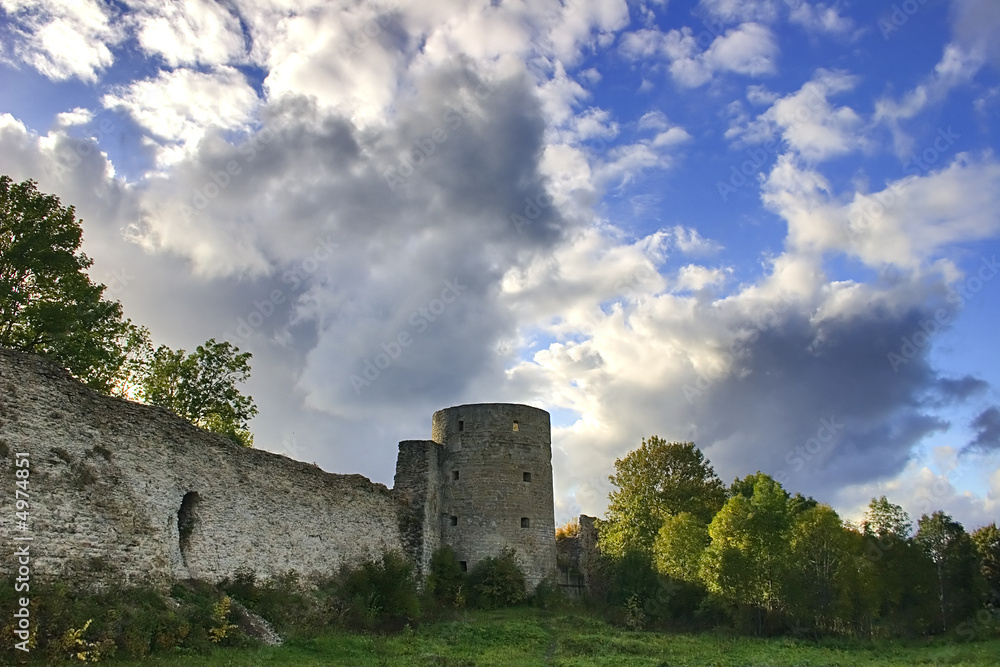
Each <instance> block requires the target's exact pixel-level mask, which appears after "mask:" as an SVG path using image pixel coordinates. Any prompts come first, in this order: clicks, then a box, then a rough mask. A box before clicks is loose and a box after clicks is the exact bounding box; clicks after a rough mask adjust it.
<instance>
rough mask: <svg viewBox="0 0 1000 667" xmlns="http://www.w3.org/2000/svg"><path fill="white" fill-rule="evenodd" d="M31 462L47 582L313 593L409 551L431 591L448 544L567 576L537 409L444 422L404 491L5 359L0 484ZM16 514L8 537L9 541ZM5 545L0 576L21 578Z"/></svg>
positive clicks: (476, 557)
mask: <svg viewBox="0 0 1000 667" xmlns="http://www.w3.org/2000/svg"><path fill="white" fill-rule="evenodd" d="M24 453H26V454H27V458H28V459H29V460H30V468H29V469H30V521H29V526H28V530H27V531H22V530H18V532H17V534H18V535H20V536H30V537H32V538H33V539H32V542H31V552H32V558H33V560H32V564H33V572H34V574H35V575H36V576H40V577H46V578H50V579H60V580H64V581H67V582H69V583H75V584H81V585H87V586H96V587H100V586H103V585H108V584H129V585H135V584H140V583H143V584H153V585H159V586H163V585H167V584H169V583H170V582H172V581H175V580H178V579H186V578H198V579H205V580H210V581H217V580H219V579H222V578H224V577H231V576H232V575H233V574H235V572H236V571H237V570H238V569H240V568H249V569H251V570H253V571H254V572H255V573H256V574H257V575H258V576H259V577H261V578H266V577H272V576H276V575H279V574H283V573H285V572H287V571H289V570H294V571H296V572H298V573H299V574H301V575H303V576H304V577H309V576H313V575H315V576H324V575H329V574H332V573H333V572H334V571H336V570H337V569H338V568H339V567H340V566H342V565H345V564H355V563H359V562H362V561H365V560H372V559H375V558H378V557H379V556H380V555H381V554H382V553H384V552H385V551H387V550H398V551H401V552H403V553H405V554H407V555H408V556H409V557H411V558H412V559H413V562H414V564H415V566H416V568H417V571H418V572H419V573H420V574H421V575H424V574H426V572H427V569H428V566H429V564H430V558H431V554H432V553H433V552H434V550H435V549H437V548H438V547H439V546H441V545H449V546H451V547H452V548H453V549H454V551H455V553H456V555H457V557H458V559H459V560H460V561H461V562H462V563H464V565H465V566H466V567H467V568H469V569H471V568H473V567H474V566H475V565H476V563H478V562H479V561H481V560H482V559H484V558H487V557H490V556H497V555H499V554H500V553H501V551H502V550H503V549H505V548H512V549H513V550H514V551H515V553H516V557H517V560H518V562H519V564H520V566H521V568H522V569H523V571H524V573H525V578H526V581H527V584H528V587H529V589H530V588H534V587H535V586H536V585H537V584H538V583H539V582H541V581H542V580H543V579H545V578H546V577H551V576H554V575H555V573H556V546H555V536H554V511H553V496H552V463H551V440H550V424H549V415H548V413H547V412H545V411H544V410H540V409H538V408H533V407H530V406H526V405H512V404H502V403H493V404H479V405H461V406H457V407H453V408H447V409H445V410H440V411H438V412H436V413H435V414H434V416H433V421H432V432H431V439H430V440H407V441H403V442H401V443H399V455H398V459H397V465H396V476H395V482H394V488H393V489H388V488H386V487H385V486H384V485H382V484H377V483H373V482H371V481H370V480H368V479H367V478H365V477H363V476H361V475H339V474H332V473H327V472H324V471H322V470H320V469H319V468H318V467H316V466H315V465H310V464H307V463H303V462H300V461H295V460H292V459H290V458H288V457H286V456H282V455H279V454H273V453H270V452H266V451H263V450H256V449H248V448H245V447H241V446H239V445H237V444H235V443H233V442H231V441H230V440H228V439H227V438H225V437H223V436H220V435H217V434H214V433H210V432H207V431H204V430H202V429H199V428H196V427H195V426H193V425H191V424H190V423H188V422H186V421H184V420H183V419H181V418H179V417H177V416H176V415H174V414H172V413H171V412H169V411H167V410H164V409H161V408H156V407H153V406H148V405H142V404H139V403H133V402H130V401H126V400H122V399H118V398H113V397H109V396H105V395H103V394H99V393H97V392H94V391H92V390H90V389H88V388H87V387H85V386H84V385H83V384H81V383H80V382H78V381H77V380H75V379H74V378H72V377H71V376H70V375H69V373H68V372H67V371H66V370H64V369H62V368H59V367H58V366H57V365H55V364H53V363H51V362H49V361H46V360H44V359H41V358H39V357H36V356H33V355H27V354H21V353H18V352H13V351H10V350H0V478H2V479H7V480H9V481H10V482H11V484H13V480H14V460H15V454H24ZM14 523H15V519H14V512H13V511H12V510H11V511H5V512H2V513H0V533H2V534H4V535H11V536H12V535H14V534H15V525H14ZM12 549H13V547H12V546H11V544H10V541H9V540H5V544H2V545H0V561H2V562H4V563H11V562H13V560H12V558H13V557H12V554H11V553H3V552H11V550H12Z"/></svg>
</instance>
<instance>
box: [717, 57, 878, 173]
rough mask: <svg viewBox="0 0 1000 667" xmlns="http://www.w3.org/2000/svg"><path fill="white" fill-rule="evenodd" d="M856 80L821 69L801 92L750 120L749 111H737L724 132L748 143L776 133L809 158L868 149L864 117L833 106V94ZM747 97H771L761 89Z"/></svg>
mask: <svg viewBox="0 0 1000 667" xmlns="http://www.w3.org/2000/svg"><path fill="white" fill-rule="evenodd" d="M857 81H858V79H857V77H854V76H851V75H848V74H845V73H843V72H834V71H829V70H823V69H820V70H818V71H817V72H816V74H815V76H814V77H813V79H812V80H811V81H809V82H807V83H806V84H804V85H803V86H802V88H800V89H799V90H798V91H797V92H795V93H792V94H790V95H787V96H785V97H783V98H780V99H777V100H776V101H775V102H774V103H773V104H772V105H771V107H770V108H768V109H767V110H766V111H765V112H764V113H762V114H760V115H759V116H758V117H757V118H756V119H754V120H753V121H749V122H746V116H745V114H742V113H738V114H737V116H736V118H735V119H734V121H735V124H734V125H733V126H731V127H730V129H729V131H728V132H727V133H726V136H727V137H729V138H734V137H738V138H740V139H741V140H742V142H744V143H749V144H754V143H763V142H766V141H770V140H772V139H774V138H775V137H776V136H778V137H780V138H781V139H783V140H784V141H785V143H786V144H787V145H788V146H789V148H791V149H792V150H794V151H795V152H797V153H798V154H799V155H801V156H802V157H804V158H805V159H806V160H808V161H821V160H827V159H829V158H831V157H837V156H840V155H844V154H846V153H851V152H854V151H857V150H863V149H866V148H867V147H868V146H869V141H868V139H867V138H866V137H865V134H864V131H863V130H864V122H863V121H862V119H861V117H860V116H858V114H857V113H856V112H855V111H854V110H853V109H851V108H850V107H847V106H841V107H833V106H832V105H831V104H830V102H829V98H830V97H832V96H833V95H836V94H838V93H842V92H846V91H850V90H852V89H854V87H855V86H856V85H857ZM749 96H750V97H752V98H753V100H752V101H754V100H756V101H761V100H766V99H768V96H766V95H762V94H760V92H759V91H757V90H754V91H749ZM741 122H744V123H746V124H745V125H742V126H741V125H740V123H741Z"/></svg>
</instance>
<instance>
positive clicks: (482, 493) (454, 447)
mask: <svg viewBox="0 0 1000 667" xmlns="http://www.w3.org/2000/svg"><path fill="white" fill-rule="evenodd" d="M515 428H516V430H515ZM431 437H432V439H433V440H434V441H435V442H439V443H441V444H442V445H443V448H442V450H441V458H440V463H439V467H440V479H441V480H442V481H441V485H440V489H441V500H440V513H439V520H438V526H439V528H438V529H439V530H440V531H441V542H443V543H445V544H448V545H451V547H452V548H453V549H454V550H455V554H456V555H457V556H458V559H459V560H460V561H465V562H466V563H467V566H468V568H469V569H472V568H473V567H475V565H476V563H478V562H479V561H480V560H482V559H483V558H486V557H490V556H497V555H499V554H500V552H501V551H502V550H503V549H504V548H505V547H510V548H513V549H514V550H515V552H516V553H517V559H518V563H519V565H520V566H521V568H522V569H523V570H524V574H525V579H526V582H527V584H528V587H529V588H531V589H533V588H534V587H535V586H537V585H538V583H539V582H540V581H541V580H542V579H544V578H546V577H551V576H554V575H555V571H556V546H555V512H554V507H553V500H552V442H551V427H550V424H549V413H547V412H546V411H544V410H539V409H538V408H533V407H531V406H527V405H512V404H507V403H482V404H477V405H460V406H457V407H453V408H448V409H446V410H439V411H438V412H435V413H434V417H433V421H432V436H431ZM456 475H457V478H456Z"/></svg>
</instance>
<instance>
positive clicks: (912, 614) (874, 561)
mask: <svg viewBox="0 0 1000 667" xmlns="http://www.w3.org/2000/svg"><path fill="white" fill-rule="evenodd" d="M912 526H913V523H912V521H911V520H910V516H909V515H908V514H907V513H906V512H905V511H904V510H903V508H902V507H900V506H899V505H895V504H893V503H890V502H889V501H888V500H887V499H886V497H885V496H882V497H881V498H878V499H875V498H872V500H871V503H869V505H868V510H867V511H866V512H865V516H864V519H863V520H862V522H861V529H862V534H863V535H864V547H863V549H864V558H865V559H866V561H865V562H863V563H862V564H861V567H862V568H863V570H865V573H864V579H865V580H866V581H867V582H868V583H869V584H870V585H872V586H873V590H872V595H873V596H874V598H875V600H874V604H873V607H874V611H873V613H872V617H871V619H870V628H871V632H872V634H901V633H912V632H923V631H924V630H926V629H928V628H929V627H931V625H933V619H934V618H935V617H936V615H935V614H934V596H933V590H932V588H931V583H932V582H933V580H934V572H933V564H932V563H931V561H930V560H929V559H928V557H927V556H926V555H925V553H924V551H923V550H922V549H920V548H919V547H917V545H916V544H915V543H914V542H913V539H912V538H911V537H910V532H911V530H912Z"/></svg>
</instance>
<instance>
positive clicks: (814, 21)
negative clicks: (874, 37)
mask: <svg viewBox="0 0 1000 667" xmlns="http://www.w3.org/2000/svg"><path fill="white" fill-rule="evenodd" d="M785 3H786V4H787V5H788V9H789V20H790V21H791V22H792V23H797V24H799V25H801V26H802V27H803V28H805V29H806V30H808V31H809V32H816V33H829V34H832V35H848V34H850V33H851V32H853V31H854V21H852V20H851V19H849V18H845V17H843V16H841V15H840V13H839V12H838V11H837V7H836V6H833V7H830V6H827V5H826V4H825V3H822V2H820V3H817V4H810V3H808V2H806V0H785ZM838 4H839V3H838Z"/></svg>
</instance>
